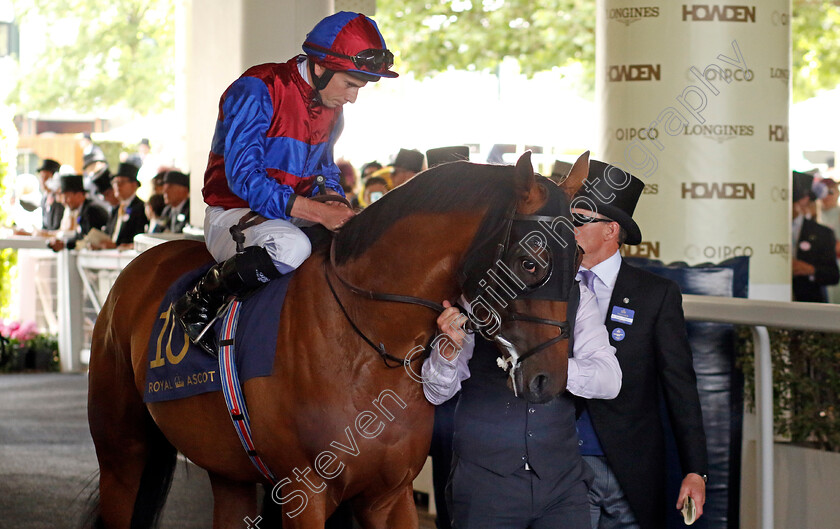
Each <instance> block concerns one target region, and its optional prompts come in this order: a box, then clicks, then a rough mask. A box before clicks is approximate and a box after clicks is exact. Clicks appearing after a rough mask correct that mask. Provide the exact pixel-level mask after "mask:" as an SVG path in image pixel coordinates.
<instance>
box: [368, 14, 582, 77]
mask: <svg viewBox="0 0 840 529" xmlns="http://www.w3.org/2000/svg"><path fill="white" fill-rule="evenodd" d="M376 19H377V23H378V24H379V27H380V29H381V30H382V32H383V36H384V37H385V40H386V42H388V45H389V47H391V48H393V49H394V50H396V52H397V54H398V58H399V59H398V60H399V61H400V63H401V64H400V68H401V69H402V70H405V71H410V72H413V73H414V74H415V75H416V76H417V77H418V78H422V77H426V76H430V75H433V74H435V73H438V72H441V71H445V70H446V69H448V68H450V67H451V68H454V69H459V70H493V69H495V68H496V67H497V66H498V64H499V63H501V62H502V60H503V59H504V58H505V57H514V58H516V59H518V60H519V64H520V68H521V70H522V73H524V74H526V75H528V76H531V75H533V74H535V73H537V72H540V71H546V70H550V69H552V68H553V67H555V66H566V65H570V64H573V63H581V64H582V65H583V66H584V69H585V71H586V73H587V75H584V79H593V80H592V81H590V82H589V85H590V88H591V85H593V84H594V75H592V73H593V71H594V70H593V68H594V64H595V0H543V1H542V2H538V3H537V2H534V1H533V0H475V1H474V2H471V1H469V0H378V1H377V13H376Z"/></svg>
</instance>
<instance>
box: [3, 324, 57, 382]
mask: <svg viewBox="0 0 840 529" xmlns="http://www.w3.org/2000/svg"><path fill="white" fill-rule="evenodd" d="M58 368H59V360H58V342H57V341H56V339H55V337H53V336H50V335H47V334H43V333H39V332H38V329H37V327H36V326H35V322H25V323H21V322H19V321H6V320H0V372H7V373H8V372H17V371H58Z"/></svg>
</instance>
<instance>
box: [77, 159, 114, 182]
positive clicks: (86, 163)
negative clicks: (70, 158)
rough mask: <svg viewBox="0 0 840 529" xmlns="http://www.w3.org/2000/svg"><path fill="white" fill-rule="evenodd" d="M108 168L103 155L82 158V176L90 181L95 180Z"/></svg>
mask: <svg viewBox="0 0 840 529" xmlns="http://www.w3.org/2000/svg"><path fill="white" fill-rule="evenodd" d="M107 168H108V161H107V160H106V159H105V155H104V154H99V153H89V154H85V155H84V156H83V157H82V174H84V175H85V176H87V177H89V178H90V179H94V178H96V176H97V175H98V174H100V173H101V172H102V171H103V170H105V169H107Z"/></svg>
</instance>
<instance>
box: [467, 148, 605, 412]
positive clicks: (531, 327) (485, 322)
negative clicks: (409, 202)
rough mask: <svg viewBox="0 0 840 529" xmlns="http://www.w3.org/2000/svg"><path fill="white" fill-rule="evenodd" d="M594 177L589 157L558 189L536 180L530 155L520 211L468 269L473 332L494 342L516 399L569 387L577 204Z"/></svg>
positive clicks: (524, 161) (523, 164)
mask: <svg viewBox="0 0 840 529" xmlns="http://www.w3.org/2000/svg"><path fill="white" fill-rule="evenodd" d="M588 171H589V153H588V152H586V153H584V154H583V155H581V156H580V158H578V160H577V161H576V162H575V164H574V166H573V167H572V169H571V172H570V173H569V176H568V177H567V178H566V180H565V181H564V182H563V183H562V184H561V185H559V186H558V185H556V184H555V183H554V182H552V181H551V180H549V179H547V178H544V177H541V176H536V175H534V171H533V168H532V166H531V157H530V153H526V154H524V155H523V156H522V157H521V158H520V159H519V161H518V162H517V164H516V169H515V176H514V178H515V189H516V197H517V199H516V202H515V204H514V205H513V206H511V208H510V210H509V211H508V212H507V213H506V216H505V218H504V219H503V221H502V222H501V223H500V224H499V226H500V228H499V229H497V230H495V233H494V235H493V236H492V237H488V240H487V241H486V242H480V243H478V244H476V246H475V247H474V249H473V250H472V251H471V252H470V254H469V255H468V257H467V259H466V261H465V263H464V268H463V270H462V276H461V278H462V288H463V292H464V294H465V296H466V297H467V298H468V299H469V301H470V303H471V308H472V317H471V320H472V324H473V327H474V328H475V329H476V330H477V331H478V332H480V333H481V334H482V335H483V336H484V337H486V338H487V339H491V340H493V341H495V343H496V344H497V346H498V347H499V349H500V351H501V356H500V357H499V360H498V363H499V367H500V368H502V369H504V370H506V371H507V372H508V373H509V375H510V378H509V383H510V385H511V386H512V389H513V391H514V393H515V394H516V395H517V396H519V397H523V398H526V399H527V400H529V401H532V402H546V401H548V400H551V399H552V398H553V397H555V396H556V395H558V394H560V393H561V392H562V391H563V390H564V389H565V387H566V375H567V368H568V344H569V341H568V338H569V332H570V325H569V322H568V317H567V304H568V301H569V299H570V296H571V295H572V291H573V286H574V277H575V273H576V271H577V267H578V264H579V253H578V247H577V244H576V242H575V232H574V227H573V225H572V222H571V211H570V203H571V197H572V196H574V194H575V192H576V191H577V190H578V189H579V188H580V186H581V185H582V183H583V181H584V179H585V178H586V175H587V173H588Z"/></svg>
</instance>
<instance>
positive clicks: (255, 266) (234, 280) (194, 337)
mask: <svg viewBox="0 0 840 529" xmlns="http://www.w3.org/2000/svg"><path fill="white" fill-rule="evenodd" d="M280 276H281V274H280V272H278V271H277V268H276V267H275V266H274V263H273V262H272V260H271V257H270V256H269V255H268V252H267V251H266V249H265V248H261V247H259V246H249V247H247V248H245V250H244V251H243V252H242V253H238V254H236V255H234V256H233V257H231V258H230V259H228V260H227V261H224V262H221V263H218V264H216V265H213V267H212V268H211V269H210V270H208V271H207V273H206V274H205V275H204V277H203V278H201V281H199V282H198V284H196V285H195V287H193V289H192V290H190V291H188V292H187V293H186V294H184V295H183V296H181V298H180V299H179V300H178V301H176V302H175V303H173V304H172V311H173V312H174V313H175V316H176V317H177V318H178V319H179V320H180V321H181V324H182V325H183V326H184V330H185V331H186V333H187V336H189V338H190V341H192V342H193V343H194V344H196V345H198V346H200V347H201V348H202V349H204V350H205V351H207V352H208V353H210V354H211V355H213V356H218V354H219V347H218V339H217V337H216V333H214V332H213V329H207V326H208V325H210V324H211V323H212V322H213V321H214V320H215V319H216V316H217V314H218V313H219V311H220V310H221V309H222V307H224V306H225V304H226V303H227V301H228V299H230V297H231V296H233V297H238V296H242V295H244V294H247V293H251V292H253V291H254V290H256V289H258V288H259V287H261V286H263V285H265V284H266V283H268V282H269V281H270V280H272V279H275V278H278V277H280ZM205 329H207V331H206V332H205ZM202 333H204V334H203V335H202ZM199 337H200V338H201V339H199Z"/></svg>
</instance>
